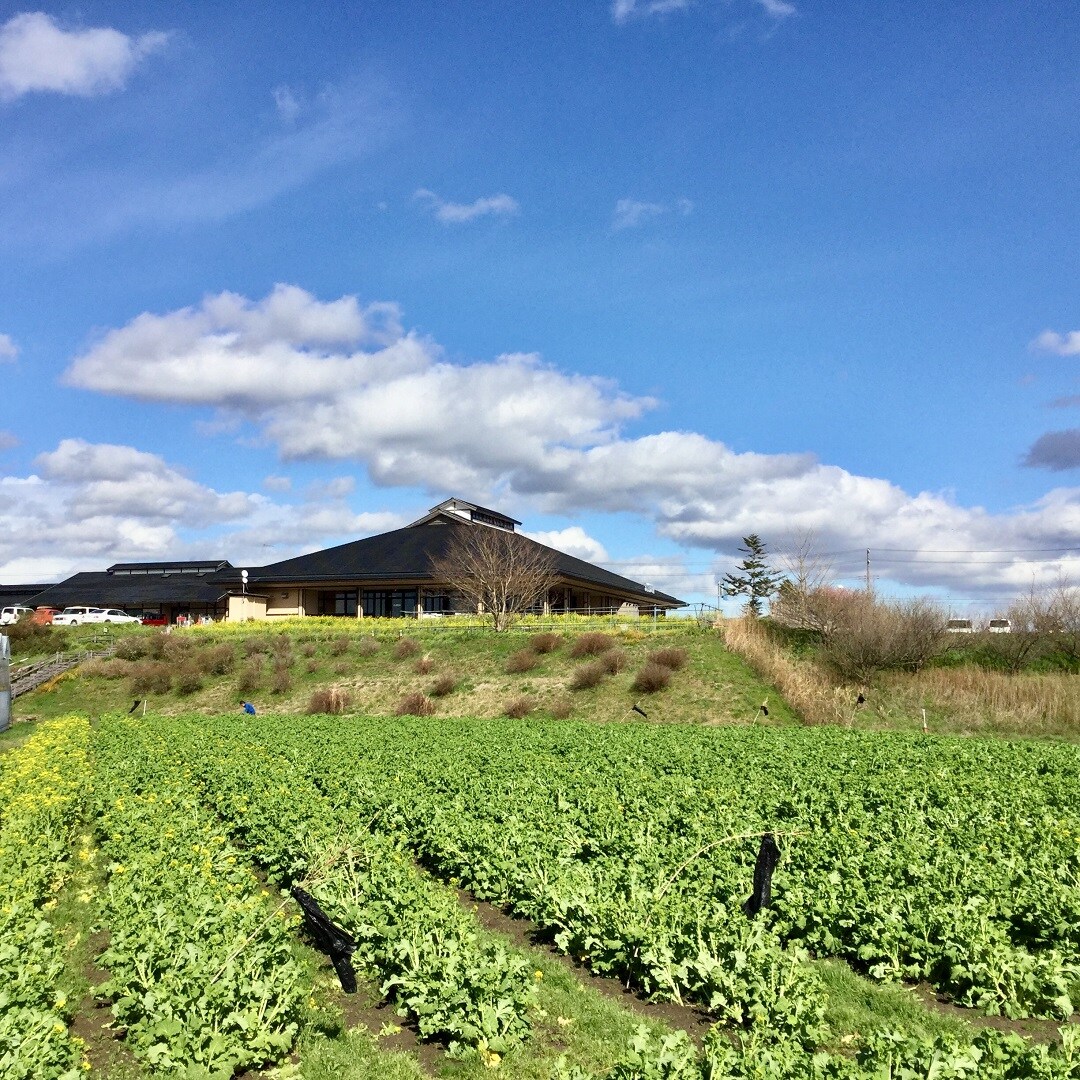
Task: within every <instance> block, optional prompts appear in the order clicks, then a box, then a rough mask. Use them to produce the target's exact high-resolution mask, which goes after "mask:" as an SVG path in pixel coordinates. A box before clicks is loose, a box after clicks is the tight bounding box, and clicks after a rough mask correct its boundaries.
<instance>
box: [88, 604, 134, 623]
mask: <svg viewBox="0 0 1080 1080" xmlns="http://www.w3.org/2000/svg"><path fill="white" fill-rule="evenodd" d="M86 621H87V622H96V623H102V622H111V623H141V622H142V619H140V618H139V617H138V616H136V615H129V614H128V613H127V612H126V611H121V610H120V609H119V608H114V607H110V608H102V610H101V611H97V612H94V617H93V618H92V619H90V618H88V619H87V620H86Z"/></svg>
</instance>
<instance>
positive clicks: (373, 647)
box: [356, 637, 379, 656]
mask: <svg viewBox="0 0 1080 1080" xmlns="http://www.w3.org/2000/svg"><path fill="white" fill-rule="evenodd" d="M356 651H357V652H358V653H359V654H360V655H361V656H374V655H375V653H377V652H378V651H379V642H378V641H377V640H376V639H375V638H373V637H362V638H361V639H360V640H359V641H358V642H357V643H356Z"/></svg>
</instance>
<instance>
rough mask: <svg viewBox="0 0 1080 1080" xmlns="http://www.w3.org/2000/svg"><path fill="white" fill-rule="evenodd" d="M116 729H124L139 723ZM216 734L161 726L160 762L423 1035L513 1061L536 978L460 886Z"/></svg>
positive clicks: (271, 762) (274, 763)
mask: <svg viewBox="0 0 1080 1080" xmlns="http://www.w3.org/2000/svg"><path fill="white" fill-rule="evenodd" d="M112 723H113V725H114V728H115V730H116V731H117V732H121V731H122V730H123V729H124V728H127V727H130V725H131V722H130V721H128V722H126V723H124V722H122V721H119V720H116V721H113V722H112ZM206 726H207V725H206V724H205V722H202V721H200V722H199V723H197V724H186V725H185V724H183V723H177V724H169V725H165V724H164V723H162V725H161V735H160V736H159V737H158V739H157V743H156V746H155V754H156V758H157V760H158V761H159V762H162V763H163V764H165V765H166V766H167V767H172V768H174V769H177V770H180V771H181V772H182V773H184V774H186V775H187V776H188V777H190V779H191V782H193V783H195V784H197V785H198V788H199V790H200V792H201V795H202V798H203V799H204V800H205V802H206V804H207V805H210V806H212V807H213V808H214V810H215V811H216V813H217V814H218V815H219V817H220V820H221V822H222V827H223V828H224V829H226V830H228V832H229V833H230V835H231V836H232V837H233V839H234V840H235V841H236V842H237V843H240V844H242V845H243V847H244V850H245V851H246V852H247V853H248V855H249V856H251V857H252V858H254V859H256V860H257V861H258V862H259V863H260V864H261V865H262V866H263V867H264V868H265V869H266V871H267V873H268V874H269V876H270V877H271V878H272V879H273V880H274V881H276V882H278V883H280V884H283V885H293V884H298V885H302V887H303V888H304V889H305V890H306V891H308V892H309V893H310V894H311V895H312V896H314V897H315V899H316V900H317V901H318V902H319V904H320V905H321V906H322V908H323V910H324V911H325V912H326V913H327V914H328V915H329V916H330V917H331V918H332V919H333V920H334V921H335V922H337V923H338V924H339V925H340V926H341V927H342V928H344V929H345V930H346V931H347V932H348V933H349V934H350V935H351V936H352V938H353V939H354V940H355V942H356V953H355V957H356V959H358V960H359V961H360V962H361V963H362V964H363V965H364V966H365V967H366V968H367V969H368V970H371V971H374V972H377V973H378V975H379V977H380V978H381V980H382V991H383V993H385V994H388V995H389V996H391V997H392V998H393V999H394V1000H395V1001H396V1003H397V1005H398V1008H399V1011H401V1012H402V1013H403V1014H404V1015H407V1016H409V1017H410V1018H411V1019H412V1020H413V1021H415V1023H416V1025H417V1028H418V1030H419V1031H420V1033H421V1034H422V1035H424V1036H425V1037H442V1038H446V1039H447V1040H448V1041H449V1042H450V1044H451V1049H458V1048H460V1049H464V1048H465V1047H477V1048H479V1049H480V1050H481V1051H482V1052H483V1053H485V1054H502V1053H504V1052H505V1051H506V1050H507V1049H509V1048H510V1047H511V1046H512V1045H513V1044H515V1043H516V1042H518V1041H520V1040H521V1039H522V1038H524V1037H525V1036H526V1035H527V1034H528V1031H529V1020H528V1009H529V1006H530V1004H531V1002H532V1000H533V996H534V995H533V982H532V972H531V971H530V970H529V969H528V966H527V964H526V963H525V961H524V960H522V959H520V958H518V957H515V956H513V955H511V954H510V953H509V952H508V951H507V949H506V948H505V947H504V946H503V945H502V944H501V943H499V942H496V941H493V940H490V939H488V938H486V937H485V936H484V935H483V934H482V933H481V932H480V929H479V927H478V925H477V923H476V921H475V919H474V918H473V917H472V916H471V915H470V914H469V913H467V912H466V911H465V910H464V909H463V908H462V907H461V905H460V904H459V902H458V900H457V898H456V896H455V895H454V893H453V892H452V891H451V890H448V889H447V888H446V887H445V886H442V885H440V884H438V883H436V882H434V881H432V880H431V878H429V877H428V876H427V875H426V874H423V873H422V872H420V871H419V870H418V869H417V868H416V867H415V865H414V864H413V862H412V859H411V856H410V855H409V854H408V852H406V851H405V850H404V849H403V848H402V846H401V844H400V843H398V842H396V841H395V840H394V839H393V838H391V837H389V836H387V835H386V834H384V833H380V832H379V831H377V830H373V829H372V828H371V822H370V819H369V818H368V817H366V816H364V815H362V814H358V813H355V812H352V811H351V810H350V809H349V808H336V809H335V808H334V807H332V806H331V805H330V804H329V803H328V802H327V800H326V799H325V798H323V797H322V796H321V795H320V794H319V792H318V791H317V790H316V789H315V787H314V786H313V785H312V784H311V782H310V780H308V779H307V778H306V777H305V776H304V775H303V774H302V773H301V772H300V771H299V770H297V769H296V768H295V767H294V766H292V765H291V764H290V763H289V762H288V761H285V760H281V759H279V758H278V757H276V756H275V755H274V754H272V753H271V752H269V750H268V749H267V747H266V746H265V745H261V744H253V743H245V742H244V741H242V740H236V741H230V742H229V743H228V744H226V743H225V742H224V739H223V737H222V735H221V734H217V735H215V736H214V737H210V736H208V735H206V733H205V728H206ZM142 737H144V738H149V737H150V735H149V733H148V732H146V733H144V734H143V736H142Z"/></svg>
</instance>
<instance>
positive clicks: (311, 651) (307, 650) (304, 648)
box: [300, 641, 316, 658]
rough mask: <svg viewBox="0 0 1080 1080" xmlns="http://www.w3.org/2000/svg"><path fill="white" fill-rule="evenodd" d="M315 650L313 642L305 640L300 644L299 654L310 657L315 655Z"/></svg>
mask: <svg viewBox="0 0 1080 1080" xmlns="http://www.w3.org/2000/svg"><path fill="white" fill-rule="evenodd" d="M315 651H316V650H315V645H314V643H313V642H310V641H306V642H304V644H303V645H301V646H300V655H301V656H306V657H308V658H310V657H312V656H314V655H315Z"/></svg>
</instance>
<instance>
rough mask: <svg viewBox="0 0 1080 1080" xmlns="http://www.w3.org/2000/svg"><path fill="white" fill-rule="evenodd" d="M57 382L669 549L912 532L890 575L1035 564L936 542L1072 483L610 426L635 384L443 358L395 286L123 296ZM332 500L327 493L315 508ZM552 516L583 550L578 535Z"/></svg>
mask: <svg viewBox="0 0 1080 1080" xmlns="http://www.w3.org/2000/svg"><path fill="white" fill-rule="evenodd" d="M372 312H374V313H375V315H373V314H371V313H372ZM376 315H377V316H378V317H377V318H376V317H375V316H376ZM395 335H396V336H395ZM365 343H366V347H365ZM68 381H70V382H72V383H75V384H76V385H79V386H83V387H86V388H88V389H96V390H101V391H104V392H107V393H112V394H117V395H122V396H128V397H135V398H140V399H149V400H154V401H161V402H175V403H181V404H183V403H189V404H190V403H197V404H200V405H210V406H215V407H217V408H218V409H220V410H222V413H223V415H226V416H227V415H230V414H232V415H238V416H242V417H243V418H244V420H245V421H246V422H247V423H249V424H253V425H255V427H256V429H257V431H258V434H259V435H260V437H261V438H262V439H264V440H269V441H270V442H271V443H273V444H274V445H276V446H277V448H278V451H279V453H280V454H281V456H282V457H283V458H285V459H311V460H326V461H354V462H358V463H360V464H361V465H362V466H363V467H364V468H365V469H366V471H367V474H368V476H369V477H370V478H371V479H373V480H374V481H375V483H377V484H379V485H383V486H415V487H419V488H422V489H424V490H425V491H428V492H430V493H432V494H434V495H436V496H437V497H445V496H446V495H448V494H454V493H459V492H462V491H467V492H472V493H475V495H474V497H476V498H478V499H483V498H485V495H484V493H488V497H490V498H492V499H493V500H497V501H499V504H500V505H502V504H504V503H505V502H506V500H508V499H514V500H519V501H521V502H524V503H527V504H530V505H533V506H536V507H538V508H540V509H542V510H545V511H548V512H551V513H558V514H565V515H567V516H568V517H570V518H573V517H574V516H575V515H576V514H578V513H579V512H580V511H582V510H590V511H607V512H611V513H626V514H632V515H638V516H641V517H644V518H647V519H648V520H650V521H651V522H652V524H653V525H654V527H655V529H656V531H657V532H658V533H659V534H660V535H661V536H664V537H666V538H668V539H670V540H672V541H674V542H676V543H677V544H679V545H681V546H683V547H685V548H701V549H705V550H709V551H712V552H716V553H719V554H724V555H727V554H730V553H732V552H734V550H735V549H736V547H737V546H738V544H739V542H740V540H741V537H743V536H745V535H747V534H748V533H750V532H757V533H759V534H761V535H762V536H764V537H766V538H767V539H771V540H774V541H776V540H777V538H781V537H785V536H787V537H790V536H793V535H795V534H797V533H798V532H800V531H805V530H812V531H814V532H815V533H816V534H817V536H818V537H819V538H820V539H821V541H822V544H823V545H825V546H827V547H828V548H829V549H835V550H847V549H855V548H857V549H860V550H861V549H865V548H866V547H870V548H879V549H885V548H890V549H896V548H905V549H910V554H909V555H907V556H905V560H906V561H905V562H904V563H902V564H900V563H897V564H896V565H895V567H894V571H893V572H894V574H895V576H896V579H897V580H900V581H903V582H906V583H908V584H920V585H921V584H939V585H950V584H966V585H968V586H970V587H984V586H987V587H988V586H991V585H995V584H996V585H999V586H1000V585H1008V586H1009V587H1013V586H1017V587H1022V586H1023V585H1024V584H1025V582H1028V583H1029V582H1030V580H1031V577H1032V575H1033V574H1041V573H1043V572H1044V571H1045V569H1046V564H1045V563H1043V562H1041V561H1038V559H1036V558H1028V557H1025V556H1024V555H1023V554H1017V555H1016V556H1015V557H1007V558H1005V559H1004V560H1002V561H1000V562H998V563H996V564H991V563H981V562H979V560H978V559H955V558H954V559H952V560H949V561H947V562H946V561H943V560H942V559H941V558H940V557H939V556H938V555H935V554H934V552H936V551H938V550H939V549H953V550H959V551H984V550H987V549H995V550H999V549H1032V548H1052V547H1063V546H1078V545H1080V489H1075V488H1061V489H1058V490H1056V491H1054V492H1051V493H1050V494H1049V495H1047V496H1046V497H1045V498H1044V499H1042V500H1040V501H1039V502H1037V503H1035V504H1033V505H1031V506H1025V507H1018V508H1016V509H1014V510H1012V511H1010V512H1006V513H997V514H991V513H988V512H987V511H985V510H983V509H982V508H979V507H963V506H959V505H957V504H956V502H955V500H953V499H952V498H951V497H949V496H948V495H947V494H942V493H936V492H920V493H917V494H910V493H908V492H905V491H904V490H902V489H901V488H899V487H897V486H896V485H895V484H892V483H890V482H889V481H887V480H882V479H877V478H873V477H865V476H858V475H855V474H852V473H850V472H848V471H846V470H845V469H842V468H839V467H837V466H834V465H827V464H823V463H821V462H819V461H818V460H817V459H816V458H815V457H814V456H813V455H812V454H756V453H736V452H735V451H733V450H731V449H730V448H729V447H727V446H726V445H725V444H724V443H723V442H721V441H719V440H717V439H713V438H709V437H707V436H705V435H702V434H699V433H695V432H687V431H660V432H654V433H651V434H645V435H637V436H635V437H628V436H626V435H625V434H624V433H623V430H622V429H623V427H624V425H625V424H626V423H627V422H629V421H631V420H640V419H641V418H642V417H644V416H645V415H646V414H647V413H648V412H649V411H650V409H652V408H653V407H654V406H655V404H656V402H654V401H653V400H652V399H650V398H645V397H634V396H631V395H628V394H627V393H625V392H624V391H622V390H621V389H620V388H619V387H618V386H617V385H615V384H614V383H612V382H610V381H606V380H602V379H596V378H591V377H588V376H583V375H578V374H572V373H566V372H562V371H558V370H556V369H554V368H552V367H550V366H549V365H546V364H544V363H543V362H542V361H541V360H540V358H538V357H537V356H534V355H530V354H507V355H504V356H499V357H496V358H495V359H494V360H491V361H487V362H477V363H471V364H454V363H450V362H448V361H447V360H446V359H445V358H444V357H443V355H442V353H441V351H440V350H439V348H438V347H437V346H436V345H435V344H434V343H432V342H430V341H426V340H422V339H419V338H417V337H415V336H414V335H412V334H410V333H409V332H407V331H406V330H405V329H403V328H402V327H401V324H400V318H399V313H398V311H397V309H396V308H395V307H393V305H372V306H368V307H364V306H363V305H361V304H360V303H359V302H358V301H357V300H356V298H355V297H343V298H341V299H339V300H336V301H332V302H329V303H324V302H322V301H319V300H317V299H315V298H314V297H312V296H311V295H310V294H308V293H306V292H304V291H303V290H299V289H296V288H295V287H291V286H278V287H277V288H276V289H275V290H274V292H273V293H271V295H270V296H269V297H267V298H266V299H264V300H261V301H257V302H253V301H250V300H247V299H245V298H243V297H240V296H236V295H234V294H228V293H226V294H222V295H220V296H210V297H207V298H206V299H205V300H204V301H203V302H202V304H201V305H199V306H198V307H197V308H185V309H182V310H181V311H178V312H172V313H168V314H165V315H151V314H144V315H140V316H138V317H137V318H136V319H134V320H132V322H131V323H129V324H128V325H127V326H125V327H121V328H119V329H117V330H113V331H111V332H110V333H108V334H106V335H105V336H104V337H103V338H102V339H101V341H100V342H99V343H98V344H97V345H95V346H93V347H92V348H90V349H89V350H88V351H87V352H86V353H84V354H83V355H82V356H80V357H79V358H78V359H77V360H76V361H75V362H74V364H73V365H72V367H71V369H70V371H69V373H68ZM67 456H68V457H74V458H77V457H78V455H77V454H69V455H67ZM65 460H66V458H65ZM68 468H70V466H68ZM320 494H321V495H322V496H323V497H326V498H334V497H335V491H333V490H331V489H329V488H328V489H325V490H324V491H323V492H321V493H320ZM334 505H336V507H337V508H336V509H334ZM343 512H348V511H347V509H346V508H344V507H343V506H342V505H341V504H340V500H339V502H338V503H337V504H331V508H330V509H327V510H326V513H327V514H329V515H331V516H332V515H334V514H340V513H343ZM516 516H519V517H521V516H522V513H517V515H516ZM297 527H298V528H302V525H300V526H297ZM550 535H552V536H554V535H555V534H550ZM559 535H560V536H562V537H563V543H564V544H565V543H577V544H579V545H581V546H582V550H584V549H585V548H586V547H588V544H589V543H590V539H591V538H587V537H585V536H584V535H581V536H577V535H576V534H573V533H572V532H567V533H565V534H563V533H560V534H559ZM553 546H559V545H558V544H553ZM264 561H267V560H264ZM1061 566H1062V567H1063V568H1065V569H1066V570H1068V569H1069V567H1068V566H1067V565H1066V564H1064V563H1063V564H1061ZM1076 569H1077V570H1080V565H1078V566H1077V567H1076ZM639 580H640V578H639Z"/></svg>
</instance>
